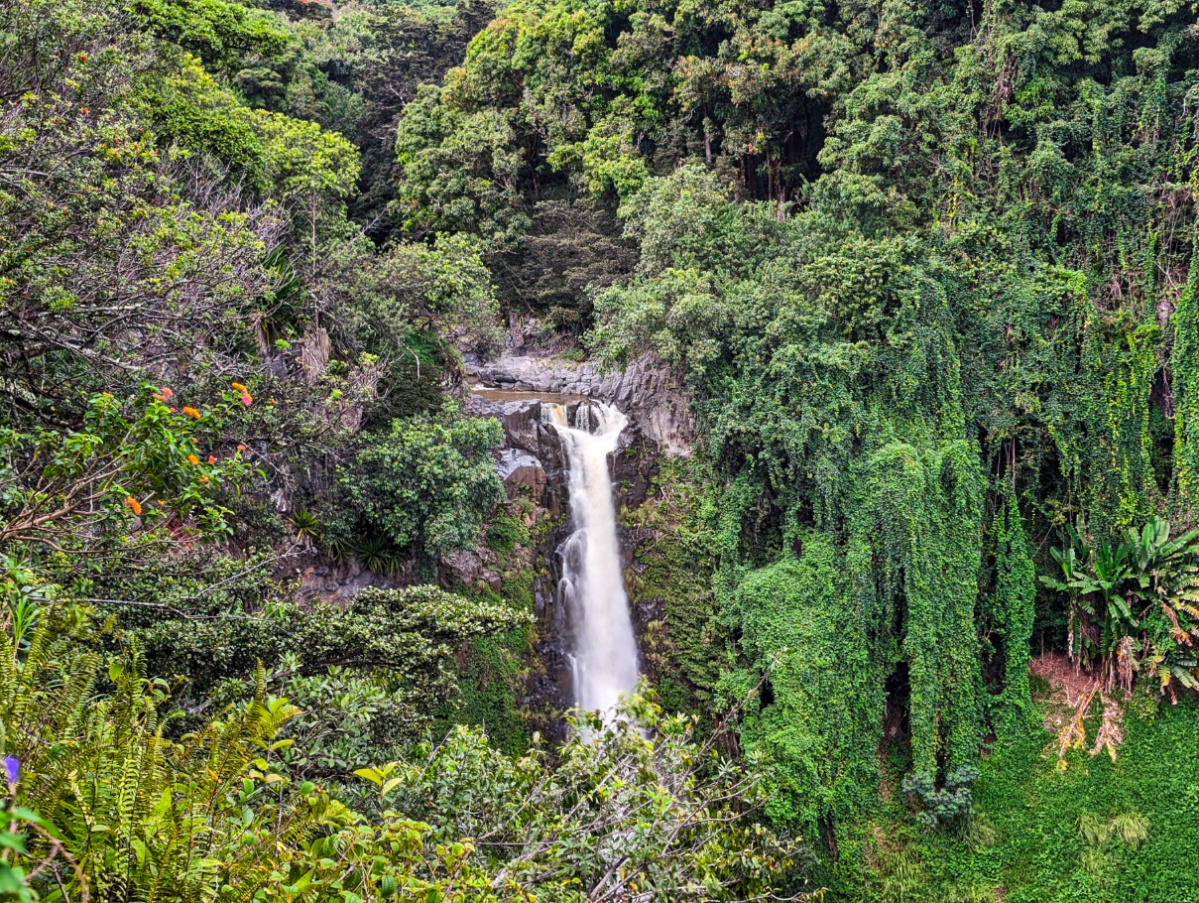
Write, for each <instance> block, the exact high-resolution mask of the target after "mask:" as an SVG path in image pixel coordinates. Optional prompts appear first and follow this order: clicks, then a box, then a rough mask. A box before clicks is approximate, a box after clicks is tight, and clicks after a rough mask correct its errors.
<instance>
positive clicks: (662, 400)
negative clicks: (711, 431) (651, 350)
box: [466, 355, 695, 456]
mask: <svg viewBox="0 0 1199 903" xmlns="http://www.w3.org/2000/svg"><path fill="white" fill-rule="evenodd" d="M466 375H467V378H468V379H470V380H471V381H472V382H474V383H475V384H477V385H481V386H484V387H487V388H493V389H502V390H506V391H510V392H530V393H537V392H546V393H552V394H555V395H570V396H577V397H579V398H592V399H595V400H596V401H603V402H606V403H608V404H614V405H616V407H618V408H620V410H621V411H622V412H623V413H624V414H625V415H627V416H628V418H629V421H630V423H631V424H632V426H634V427H635V428H636V429H638V430H640V432H641V434H642V435H643V436H644V437H645V438H646V439H648V440H650V441H651V442H653V443H654V444H655V445H656V446H657V448H658V450H659V451H660V452H661V453H662V454H665V455H669V456H676V455H682V456H688V455H690V454H691V447H692V443H693V442H694V440H695V422H694V420H693V418H692V416H691V412H690V409H689V405H688V403H687V399H686V397H685V396H684V395H683V392H682V390H681V389H680V387H679V385H678V382H677V381H676V380H675V379H674V377H673V376H672V375H671V373H670V371H669V370H668V369H667V367H666V366H665V365H664V364H662V363H661V362H660V361H658V360H657V359H656V358H654V357H652V356H650V355H643V356H642V357H640V358H638V359H637V360H635V361H633V362H632V363H631V364H629V366H628V367H626V368H625V369H624V370H623V371H620V372H612V373H606V372H604V371H602V370H601V369H600V368H599V366H598V365H597V364H595V363H594V362H591V361H586V362H583V363H574V362H572V361H567V360H563V359H562V358H545V357H533V356H526V355H505V356H503V357H500V358H497V359H496V360H494V361H489V362H486V363H469V362H468V363H467V365H466Z"/></svg>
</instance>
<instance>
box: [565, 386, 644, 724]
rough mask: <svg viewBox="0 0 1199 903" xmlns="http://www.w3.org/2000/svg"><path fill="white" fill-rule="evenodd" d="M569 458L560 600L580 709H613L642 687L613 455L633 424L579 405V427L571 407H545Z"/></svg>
mask: <svg viewBox="0 0 1199 903" xmlns="http://www.w3.org/2000/svg"><path fill="white" fill-rule="evenodd" d="M542 410H543V411H544V412H545V420H546V421H547V422H548V423H550V424H551V425H552V426H553V427H554V429H555V430H557V432H558V435H559V436H560V437H561V439H562V447H563V450H564V451H565V452H566V457H567V472H568V488H569V491H570V516H571V527H572V530H571V534H570V536H569V538H567V540H566V541H565V542H563V543H562V546H561V547H560V548H559V553H560V554H561V555H562V561H563V566H562V581H561V583H560V584H559V587H560V591H561V597H562V598H563V600H564V601H565V602H566V605H567V611H568V612H569V616H570V619H571V622H572V623H573V624H574V641H575V642H574V656H573V661H572V670H573V676H574V693H575V703H576V704H577V705H578V706H579V707H580V708H583V709H587V710H589V711H590V710H594V709H599V710H600V711H608V710H610V709H611V708H612V706H614V705H615V704H616V701H617V700H618V699H619V698H620V696H621V694H624V693H629V692H632V691H633V690H635V689H636V688H637V675H638V670H637V642H636V640H635V639H634V637H633V620H632V618H631V617H630V615H629V600H628V597H627V596H626V595H625V590H624V580H623V577H622V575H621V570H622V569H621V562H620V543H619V542H618V540H617V537H616V507H615V505H614V504H613V501H612V480H611V478H610V477H609V475H608V456H609V455H611V454H612V453H613V452H615V451H616V443H617V440H618V439H619V438H620V432H621V430H623V429H624V428H625V425H626V424H627V423H628V420H627V418H626V417H625V416H624V415H623V414H622V413H620V411H618V410H617V409H616V408H614V407H610V406H609V405H603V404H595V403H591V404H584V405H580V406H579V408H578V410H577V411H576V413H575V426H574V427H573V428H572V427H571V426H570V425H569V422H568V416H567V409H566V407H565V405H558V404H546V405H543V406H542Z"/></svg>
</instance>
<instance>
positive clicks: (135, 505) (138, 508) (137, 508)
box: [125, 496, 142, 514]
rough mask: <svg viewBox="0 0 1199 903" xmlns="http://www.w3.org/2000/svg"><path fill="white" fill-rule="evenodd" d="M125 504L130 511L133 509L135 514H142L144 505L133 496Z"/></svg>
mask: <svg viewBox="0 0 1199 903" xmlns="http://www.w3.org/2000/svg"><path fill="white" fill-rule="evenodd" d="M125 504H126V505H128V506H129V508H130V509H132V511H133V513H134V514H141V513H142V503H141V502H139V501H138V500H137V499H135V498H134V497H133V496H129V497H128V498H127V499H125Z"/></svg>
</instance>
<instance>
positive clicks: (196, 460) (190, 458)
mask: <svg viewBox="0 0 1199 903" xmlns="http://www.w3.org/2000/svg"><path fill="white" fill-rule="evenodd" d="M187 460H188V461H189V462H191V463H192V464H199V463H200V459H199V458H197V457H196V456H195V455H188V456H187Z"/></svg>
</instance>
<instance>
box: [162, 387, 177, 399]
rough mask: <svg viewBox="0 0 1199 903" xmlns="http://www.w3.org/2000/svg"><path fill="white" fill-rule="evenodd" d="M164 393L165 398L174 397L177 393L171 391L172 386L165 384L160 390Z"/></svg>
mask: <svg viewBox="0 0 1199 903" xmlns="http://www.w3.org/2000/svg"><path fill="white" fill-rule="evenodd" d="M158 391H159V392H161V393H162V396H163V398H173V397H174V395H175V393H174V392H172V391H171V389H170V386H163V387H162V388H161V389H159V390H158Z"/></svg>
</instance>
